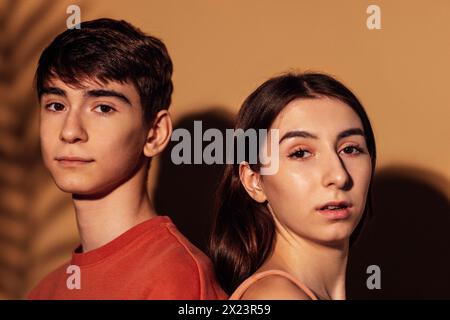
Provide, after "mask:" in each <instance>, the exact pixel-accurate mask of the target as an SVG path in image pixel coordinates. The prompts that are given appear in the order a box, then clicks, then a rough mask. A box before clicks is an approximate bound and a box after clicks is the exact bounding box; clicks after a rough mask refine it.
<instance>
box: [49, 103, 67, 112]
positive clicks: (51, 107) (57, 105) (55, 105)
mask: <svg viewBox="0 0 450 320" xmlns="http://www.w3.org/2000/svg"><path fill="white" fill-rule="evenodd" d="M45 108H46V109H47V110H50V111H62V110H64V105H62V104H61V103H58V102H52V103H49V104H47V105H46V106H45Z"/></svg>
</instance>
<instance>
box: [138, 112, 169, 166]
mask: <svg viewBox="0 0 450 320" xmlns="http://www.w3.org/2000/svg"><path fill="white" fill-rule="evenodd" d="M171 135H172V120H171V119H170V114H169V111H167V110H165V109H164V110H161V111H159V112H158V113H157V114H156V116H155V119H154V120H153V124H152V126H151V127H150V129H149V131H148V135H147V140H146V142H145V146H144V154H145V156H147V157H149V158H152V157H154V156H156V155H158V154H159V153H161V152H162V151H163V150H164V148H165V147H166V146H167V144H168V143H169V141H170V136H171Z"/></svg>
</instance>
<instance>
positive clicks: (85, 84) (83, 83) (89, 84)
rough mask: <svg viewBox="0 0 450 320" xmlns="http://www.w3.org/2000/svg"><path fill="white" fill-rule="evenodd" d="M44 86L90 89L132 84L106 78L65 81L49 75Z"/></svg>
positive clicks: (123, 86)
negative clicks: (104, 79) (105, 79)
mask: <svg viewBox="0 0 450 320" xmlns="http://www.w3.org/2000/svg"><path fill="white" fill-rule="evenodd" d="M45 86H46V87H60V88H61V87H68V88H70V89H73V90H90V89H105V88H124V89H126V88H128V87H133V88H134V86H133V84H132V83H130V82H128V81H124V82H121V81H117V80H107V81H102V80H100V79H98V78H83V79H79V80H76V81H71V82H66V81H64V80H63V79H61V78H60V77H51V78H49V79H48V80H47V81H46V82H45Z"/></svg>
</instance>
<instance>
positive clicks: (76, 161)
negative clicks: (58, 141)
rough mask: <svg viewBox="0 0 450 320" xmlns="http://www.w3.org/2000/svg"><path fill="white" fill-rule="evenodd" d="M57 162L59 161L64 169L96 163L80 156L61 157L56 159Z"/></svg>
mask: <svg viewBox="0 0 450 320" xmlns="http://www.w3.org/2000/svg"><path fill="white" fill-rule="evenodd" d="M55 160H56V161H58V163H59V164H61V165H62V166H64V167H72V166H78V165H83V164H88V163H91V162H93V161H94V159H91V158H84V157H78V156H61V157H56V158H55Z"/></svg>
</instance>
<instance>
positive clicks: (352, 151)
mask: <svg viewBox="0 0 450 320" xmlns="http://www.w3.org/2000/svg"><path fill="white" fill-rule="evenodd" d="M342 151H343V152H344V153H345V154H359V153H362V150H361V149H360V148H358V147H357V146H348V147H345V148H344V149H342Z"/></svg>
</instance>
